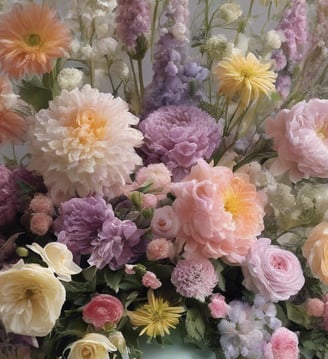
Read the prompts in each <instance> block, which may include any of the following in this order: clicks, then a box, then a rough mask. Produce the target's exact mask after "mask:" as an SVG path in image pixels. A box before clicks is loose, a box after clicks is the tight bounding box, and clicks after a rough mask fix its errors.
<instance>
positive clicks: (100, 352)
mask: <svg viewBox="0 0 328 359" xmlns="http://www.w3.org/2000/svg"><path fill="white" fill-rule="evenodd" d="M67 349H70V352H69V354H68V357H67V359H109V354H108V352H113V351H116V350H117V349H116V347H115V346H114V345H113V344H112V343H111V342H110V341H109V339H108V338H106V337H105V336H104V335H101V334H97V333H89V334H86V335H85V336H84V337H83V338H82V339H80V340H77V341H76V342H74V343H73V344H71V345H70V346H69V347H68V348H67Z"/></svg>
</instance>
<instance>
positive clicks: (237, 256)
mask: <svg viewBox="0 0 328 359" xmlns="http://www.w3.org/2000/svg"><path fill="white" fill-rule="evenodd" d="M172 191H173V193H174V195H175V196H176V199H175V201H174V202H173V205H172V206H173V209H174V211H175V213H176V216H177V218H178V219H179V220H180V222H181V223H182V226H181V228H180V230H179V232H178V234H177V238H176V244H177V246H178V249H179V250H180V251H184V256H185V257H186V258H193V257H194V256H203V257H205V258H214V259H217V258H220V257H222V258H223V259H224V260H225V261H227V262H230V263H234V264H240V263H241V262H242V261H243V260H244V258H245V256H246V255H247V252H248V250H249V248H250V247H251V245H252V244H253V243H255V242H256V236H258V235H259V234H260V233H261V231H262V230H263V228H264V227H263V216H264V209H263V203H262V202H263V201H262V196H261V195H260V194H259V193H257V192H256V188H255V186H254V185H253V184H251V183H250V182H249V180H248V177H247V176H246V175H235V174H234V173H233V172H232V171H231V170H230V169H229V168H227V167H222V166H217V167H212V166H211V165H209V164H208V163H207V162H206V161H204V160H202V159H200V160H198V163H197V165H195V166H194V167H192V169H191V172H190V174H189V175H188V176H187V177H185V178H184V180H183V181H181V182H179V183H175V184H173V185H172Z"/></svg>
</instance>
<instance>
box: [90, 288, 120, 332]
mask: <svg viewBox="0 0 328 359" xmlns="http://www.w3.org/2000/svg"><path fill="white" fill-rule="evenodd" d="M123 312H124V308H123V304H122V303H121V301H120V300H119V299H117V298H116V297H113V296H112V295H109V294H99V295H97V296H96V297H93V298H92V299H91V301H90V302H89V303H88V304H87V305H85V306H84V308H83V320H84V321H85V322H86V323H90V324H92V325H93V326H94V327H96V328H102V327H103V326H104V325H105V324H106V323H114V324H117V323H118V322H119V321H120V319H121V318H122V315H123Z"/></svg>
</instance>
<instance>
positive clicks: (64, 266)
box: [27, 242, 82, 282]
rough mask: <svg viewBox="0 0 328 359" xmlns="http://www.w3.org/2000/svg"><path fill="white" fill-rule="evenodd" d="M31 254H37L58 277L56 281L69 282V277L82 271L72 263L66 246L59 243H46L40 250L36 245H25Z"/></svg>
mask: <svg viewBox="0 0 328 359" xmlns="http://www.w3.org/2000/svg"><path fill="white" fill-rule="evenodd" d="M27 247H28V248H29V249H31V250H32V251H33V252H35V253H37V254H39V255H40V256H41V258H42V260H43V261H44V262H45V263H46V264H47V265H48V267H49V268H50V269H51V270H52V271H53V272H54V273H55V274H57V276H58V279H60V280H63V281H65V282H70V281H71V280H72V279H71V275H73V274H78V273H80V272H81V271H82V269H81V268H80V267H79V266H78V265H77V264H75V263H74V262H73V254H72V252H71V251H70V250H69V249H68V248H67V246H66V244H64V243H59V242H51V243H48V244H47V245H46V246H45V247H44V248H42V247H41V246H40V245H39V244H37V243H32V244H31V245H27Z"/></svg>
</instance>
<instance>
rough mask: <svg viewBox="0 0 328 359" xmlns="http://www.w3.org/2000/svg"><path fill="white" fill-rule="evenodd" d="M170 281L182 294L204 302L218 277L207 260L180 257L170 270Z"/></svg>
mask: <svg viewBox="0 0 328 359" xmlns="http://www.w3.org/2000/svg"><path fill="white" fill-rule="evenodd" d="M171 282H172V283H173V285H174V286H175V287H176V290H177V292H178V293H179V294H181V295H182V296H184V297H186V298H195V299H198V300H199V301H201V302H204V301H205V298H206V297H208V296H209V295H211V294H212V291H213V288H214V287H215V286H216V284H217V282H218V278H217V275H216V273H215V270H214V267H213V265H212V263H211V262H210V261H209V260H207V259H184V260H183V259H182V260H179V261H178V263H177V265H176V267H175V268H174V269H173V271H172V275H171Z"/></svg>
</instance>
